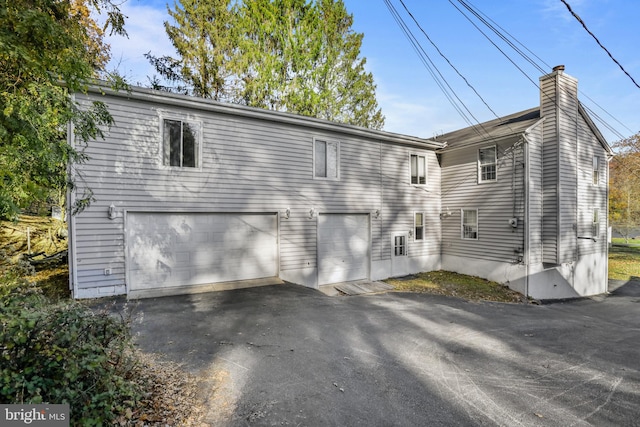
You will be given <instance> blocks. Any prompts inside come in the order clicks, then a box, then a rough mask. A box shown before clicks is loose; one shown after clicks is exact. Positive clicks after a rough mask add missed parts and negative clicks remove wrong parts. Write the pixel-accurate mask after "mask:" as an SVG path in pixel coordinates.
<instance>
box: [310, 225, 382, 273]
mask: <svg viewBox="0 0 640 427" xmlns="http://www.w3.org/2000/svg"><path fill="white" fill-rule="evenodd" d="M370 240H371V238H370V231H369V215H359V214H354V215H350V214H349V215H348V214H321V215H319V216H318V284H319V285H326V284H329V283H340V282H349V281H352V280H360V279H366V278H368V277H369V264H370V262H369V246H370V243H369V242H370Z"/></svg>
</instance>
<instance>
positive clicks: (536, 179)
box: [525, 121, 544, 264]
mask: <svg viewBox="0 0 640 427" xmlns="http://www.w3.org/2000/svg"><path fill="white" fill-rule="evenodd" d="M543 125H544V121H542V122H539V123H538V124H537V125H535V126H534V127H533V128H532V129H530V130H529V132H528V133H527V136H526V139H525V150H527V154H526V157H527V158H526V160H525V170H526V174H527V177H526V180H527V187H528V195H527V198H528V200H529V203H528V206H527V207H526V209H527V212H526V213H525V215H526V217H525V227H527V230H526V231H525V239H527V242H526V246H527V250H528V254H527V255H528V256H527V258H526V259H525V262H527V263H528V264H541V263H542V262H543V261H542V260H543V237H542V233H543V212H544V211H543V196H544V193H543V183H544V181H543V180H544V177H543V174H542V156H543V143H542V142H543V139H542V134H543Z"/></svg>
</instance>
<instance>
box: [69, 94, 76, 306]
mask: <svg viewBox="0 0 640 427" xmlns="http://www.w3.org/2000/svg"><path fill="white" fill-rule="evenodd" d="M70 98H71V99H70V102H71V103H75V102H76V96H75V94H71V96H70ZM67 144H69V146H70V147H74V145H75V129H74V126H73V122H72V121H71V120H69V123H68V124H67ZM67 174H68V177H69V179H70V180H71V181H72V182H73V180H74V178H75V177H74V172H73V167H72V164H71V162H69V164H68V165H67ZM75 203H76V197H75V192H74V191H73V189H72V188H70V187H68V188H67V212H66V215H67V232H68V234H69V236H68V237H67V245H68V248H67V252H68V256H67V258H68V261H67V262H68V263H69V290H71V298H75V297H76V296H77V294H78V292H77V291H78V281H77V277H78V274H77V273H78V262H77V260H76V218H75V216H74V215H73V206H75Z"/></svg>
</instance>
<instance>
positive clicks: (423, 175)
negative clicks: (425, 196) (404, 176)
mask: <svg viewBox="0 0 640 427" xmlns="http://www.w3.org/2000/svg"><path fill="white" fill-rule="evenodd" d="M410 163H411V165H410V175H411V184H415V185H425V184H426V183H427V158H426V157H425V156H421V155H418V154H411V156H410Z"/></svg>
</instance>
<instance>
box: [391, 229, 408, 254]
mask: <svg viewBox="0 0 640 427" xmlns="http://www.w3.org/2000/svg"><path fill="white" fill-rule="evenodd" d="M393 256H407V236H406V235H404V234H399V235H397V236H393Z"/></svg>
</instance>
